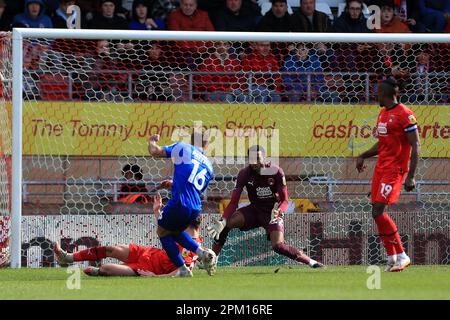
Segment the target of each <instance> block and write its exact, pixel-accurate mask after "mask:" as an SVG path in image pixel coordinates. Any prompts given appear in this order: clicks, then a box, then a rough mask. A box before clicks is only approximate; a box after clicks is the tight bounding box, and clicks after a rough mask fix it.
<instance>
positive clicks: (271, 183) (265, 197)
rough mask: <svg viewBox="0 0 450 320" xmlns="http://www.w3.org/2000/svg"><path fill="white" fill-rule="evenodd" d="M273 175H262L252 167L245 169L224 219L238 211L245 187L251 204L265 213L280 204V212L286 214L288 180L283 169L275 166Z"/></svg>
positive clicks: (241, 172) (240, 173) (238, 177)
mask: <svg viewBox="0 0 450 320" xmlns="http://www.w3.org/2000/svg"><path fill="white" fill-rule="evenodd" d="M273 168H274V170H273V171H271V172H275V174H272V175H260V174H258V173H256V172H254V171H253V170H252V169H251V167H250V166H247V167H245V168H244V169H242V170H241V171H239V174H238V176H237V180H236V186H235V188H234V190H233V193H232V195H231V201H230V203H229V204H228V206H227V208H226V209H225V213H224V218H225V219H227V218H229V217H230V216H231V215H232V214H233V213H234V212H235V211H236V209H237V207H238V203H239V198H240V197H241V194H242V191H243V190H244V187H245V188H246V189H247V194H248V198H249V200H250V203H251V204H252V205H253V206H255V207H258V208H259V209H261V210H262V211H264V212H270V211H272V209H273V207H274V204H275V203H276V202H278V203H279V204H280V207H279V208H280V210H281V211H283V212H285V211H286V209H287V207H288V194H287V187H286V178H285V175H284V172H283V169H281V168H280V167H276V166H273Z"/></svg>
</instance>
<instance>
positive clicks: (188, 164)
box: [163, 142, 214, 210]
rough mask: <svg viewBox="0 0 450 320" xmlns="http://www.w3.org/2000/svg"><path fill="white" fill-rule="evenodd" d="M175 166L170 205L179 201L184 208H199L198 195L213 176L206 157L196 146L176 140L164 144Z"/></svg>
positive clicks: (199, 200)
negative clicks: (168, 144) (167, 144)
mask: <svg viewBox="0 0 450 320" xmlns="http://www.w3.org/2000/svg"><path fill="white" fill-rule="evenodd" d="M163 148H164V150H165V151H166V155H167V157H168V158H172V162H173V164H174V167H175V171H174V173H173V184H172V189H171V192H172V198H171V199H170V200H169V203H168V204H170V205H178V204H179V203H181V205H182V206H184V207H186V208H191V209H194V210H201V199H200V195H201V193H202V192H203V191H205V189H206V187H207V186H208V183H209V181H211V179H212V178H213V175H214V170H213V167H212V165H211V162H210V161H209V159H208V157H207V156H205V155H204V154H203V152H202V151H201V150H200V149H198V148H197V147H195V146H193V145H191V144H188V143H185V142H177V143H174V144H172V145H170V146H164V147H163Z"/></svg>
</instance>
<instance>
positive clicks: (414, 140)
mask: <svg viewBox="0 0 450 320" xmlns="http://www.w3.org/2000/svg"><path fill="white" fill-rule="evenodd" d="M406 137H407V138H408V142H409V144H410V145H411V159H410V162H409V171H408V175H407V176H406V179H405V190H406V191H412V190H414V188H415V186H416V182H415V180H414V175H415V173H416V169H417V164H418V163H419V155H420V141H419V133H418V132H417V130H414V131H409V132H406Z"/></svg>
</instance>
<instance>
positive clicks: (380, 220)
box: [375, 212, 403, 256]
mask: <svg viewBox="0 0 450 320" xmlns="http://www.w3.org/2000/svg"><path fill="white" fill-rule="evenodd" d="M375 222H376V224H377V227H378V233H379V234H380V238H381V240H382V241H383V244H384V247H385V248H386V252H387V254H388V256H392V255H394V254H396V253H401V252H403V246H402V242H401V241H400V236H399V234H398V232H397V226H396V225H395V222H394V221H392V219H391V218H390V217H389V216H388V215H387V213H386V212H383V214H382V215H379V216H378V217H376V218H375ZM397 249H398V250H400V251H397Z"/></svg>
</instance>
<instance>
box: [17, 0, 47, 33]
mask: <svg viewBox="0 0 450 320" xmlns="http://www.w3.org/2000/svg"><path fill="white" fill-rule="evenodd" d="M13 24H23V25H25V26H26V27H28V28H53V23H52V20H51V19H50V17H49V16H48V15H46V14H45V6H44V2H43V1H42V0H26V1H25V11H24V13H21V14H18V15H16V16H15V17H14V20H13Z"/></svg>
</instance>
